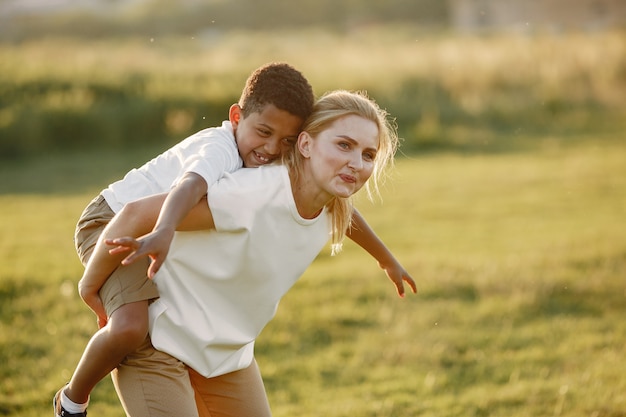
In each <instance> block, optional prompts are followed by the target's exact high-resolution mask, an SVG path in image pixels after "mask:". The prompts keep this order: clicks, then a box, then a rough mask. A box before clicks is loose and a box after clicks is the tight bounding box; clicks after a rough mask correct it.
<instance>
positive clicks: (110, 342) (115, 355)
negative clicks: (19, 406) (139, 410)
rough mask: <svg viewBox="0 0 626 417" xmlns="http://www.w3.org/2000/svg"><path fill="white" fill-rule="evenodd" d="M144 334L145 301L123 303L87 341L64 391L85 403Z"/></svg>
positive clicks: (146, 304) (79, 401)
mask: <svg viewBox="0 0 626 417" xmlns="http://www.w3.org/2000/svg"><path fill="white" fill-rule="evenodd" d="M147 334H148V301H145V300H144V301H138V302H135V303H130V304H124V305H123V306H121V307H120V308H118V309H117V310H115V311H114V312H113V314H112V315H111V318H110V319H109V323H108V324H107V325H106V326H105V327H103V328H102V329H100V330H99V331H98V332H97V333H96V334H94V335H93V336H92V338H91V340H90V341H89V343H88V344H87V347H86V348H85V351H84V352H83V356H82V358H81V359H80V362H79V363H78V366H77V367H76V370H75V371H74V375H72V379H71V380H70V382H69V384H68V385H67V388H66V389H65V395H67V397H68V398H69V399H70V400H72V401H74V402H75V403H86V402H87V401H88V400H89V394H90V393H91V391H92V390H93V388H94V387H95V386H96V384H97V383H98V382H100V381H101V380H102V379H103V378H104V377H105V376H107V375H108V374H109V373H110V372H111V371H112V370H113V369H115V368H116V367H117V366H118V365H119V363H120V362H122V360H123V359H124V357H126V355H127V354H129V353H131V352H132V351H134V350H135V349H137V348H138V347H139V346H140V345H141V344H142V342H143V341H144V339H145V338H146V335H147Z"/></svg>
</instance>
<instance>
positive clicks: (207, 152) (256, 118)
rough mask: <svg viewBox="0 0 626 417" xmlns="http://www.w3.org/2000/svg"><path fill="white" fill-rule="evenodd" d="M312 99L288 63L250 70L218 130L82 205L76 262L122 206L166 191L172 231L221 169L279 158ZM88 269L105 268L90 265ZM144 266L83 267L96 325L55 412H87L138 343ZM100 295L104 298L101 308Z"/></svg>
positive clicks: (165, 216)
mask: <svg viewBox="0 0 626 417" xmlns="http://www.w3.org/2000/svg"><path fill="white" fill-rule="evenodd" d="M313 102H314V94H313V89H312V88H311V86H310V84H309V82H308V81H307V80H306V78H305V77H304V76H303V75H302V74H301V73H300V72H299V71H297V70H296V69H294V68H293V67H291V66H289V65H287V64H283V63H271V64H268V65H265V66H262V67H260V68H258V69H257V70H255V71H254V72H253V73H252V74H251V75H250V77H249V78H248V80H247V81H246V85H245V87H244V89H243V92H242V94H241V98H240V100H239V102H238V103H237V104H233V105H232V106H231V107H230V110H229V120H228V121H225V122H223V123H222V126H221V127H217V128H210V129H205V130H202V131H200V132H198V133H196V134H195V135H193V136H190V137H189V138H187V139H185V140H183V141H182V142H180V143H178V144H177V145H175V146H174V147H172V148H170V149H169V150H167V151H166V152H164V153H163V154H161V155H159V156H158V157H156V158H154V159H153V160H151V161H150V162H148V163H146V164H145V165H143V166H142V167H140V168H139V169H133V170H131V171H130V172H129V173H127V174H126V176H125V177H124V178H123V179H122V180H120V181H117V182H115V183H113V184H111V185H109V187H108V188H106V189H105V190H103V191H102V193H101V194H100V195H99V196H98V197H96V198H95V199H94V200H93V201H92V202H91V203H90V204H89V205H88V206H87V208H86V209H85V211H84V212H83V214H82V215H81V218H80V220H79V222H78V225H77V229H76V242H75V243H76V248H77V251H78V254H79V257H80V258H81V261H82V262H83V264H85V265H87V262H88V261H89V259H90V257H91V254H92V252H93V250H94V247H95V245H96V242H97V240H98V237H99V236H100V234H101V233H102V231H103V230H104V228H105V226H106V225H107V224H108V222H109V221H110V220H111V218H113V216H114V215H115V213H117V212H118V211H120V210H121V209H122V207H123V206H124V205H125V204H126V203H128V202H130V201H133V200H136V199H138V198H141V197H145V196H148V195H152V194H155V193H160V192H166V191H168V190H170V189H171V192H170V195H169V196H168V201H167V202H166V203H165V204H164V206H163V209H162V211H161V214H160V216H159V220H158V222H157V224H156V226H155V229H154V230H155V231H160V230H162V229H168V228H169V227H171V226H173V227H174V228H175V226H176V225H177V224H178V222H179V221H180V220H181V219H182V218H183V217H184V216H185V214H187V212H188V211H189V209H190V208H191V207H193V206H194V205H195V204H196V203H197V202H198V201H199V200H200V198H202V196H203V195H204V194H206V191H207V188H208V186H209V185H211V184H213V183H214V182H215V181H217V179H219V178H220V177H221V176H222V174H223V173H224V172H232V171H235V170H237V169H239V168H241V167H242V166H245V167H258V166H260V165H264V164H267V163H271V162H273V161H274V160H276V159H278V158H280V156H281V153H282V151H283V150H284V147H286V146H292V143H293V141H295V139H296V138H297V136H298V134H299V133H300V128H301V126H302V124H303V122H304V120H305V119H306V118H307V117H308V116H309V114H310V112H311V109H312V107H313ZM172 186H173V188H172ZM161 235H164V234H163V233H160V236H161ZM165 238H166V239H167V236H166V235H165ZM168 246H169V243H168ZM166 250H167V248H166ZM106 261H109V262H108V263H109V264H110V263H111V262H110V260H107V259H105V263H107V262H106ZM116 266H118V264H115V265H114V266H112V267H110V268H109V269H108V270H109V271H113V269H115V267H116ZM93 267H94V268H100V267H102V268H104V267H103V266H102V265H101V264H98V263H97V262H94V265H93ZM147 269H148V262H147V261H146V262H137V265H135V264H133V265H128V266H120V267H119V268H116V269H115V270H114V271H113V273H112V274H111V275H110V277H108V279H107V276H108V274H107V276H104V277H103V279H98V280H93V279H91V277H90V276H87V269H86V271H85V275H84V277H83V279H81V282H80V283H79V292H80V295H81V297H82V298H83V300H84V301H85V303H86V304H87V305H88V306H89V307H90V308H91V309H92V310H93V311H94V312H95V313H96V315H97V317H98V326H99V327H100V330H99V331H98V332H97V333H96V334H95V335H94V336H93V337H92V338H91V340H90V342H89V344H88V345H87V347H86V349H85V352H84V353H83V356H82V358H81V360H80V362H79V364H78V366H77V368H76V370H75V372H74V375H73V376H72V378H71V380H70V382H69V383H68V384H67V385H66V386H65V387H63V388H62V389H61V390H59V392H57V394H56V395H55V397H54V410H55V411H54V412H55V416H57V417H61V416H78V417H81V416H86V415H87V412H86V408H87V403H88V399H89V394H90V392H91V390H92V389H93V388H94V387H95V385H96V384H97V383H98V382H99V381H100V380H101V379H102V378H104V377H105V376H106V375H107V374H108V373H109V372H110V371H111V370H113V369H115V367H117V365H118V364H119V363H120V362H121V361H122V360H123V358H124V357H125V356H126V355H127V354H128V353H130V352H132V351H134V350H135V349H136V348H137V347H138V346H139V345H140V344H141V343H142V342H143V341H144V339H145V337H146V334H147V329H148V304H149V302H150V301H151V300H154V299H156V298H158V292H157V290H156V286H155V285H154V284H153V283H152V281H151V280H148V279H146V270H147ZM103 270H104V269H103ZM105 280H106V283H105V282H104V281H105ZM103 284H104V285H103ZM102 300H108V301H107V305H105V304H104V303H103V302H102Z"/></svg>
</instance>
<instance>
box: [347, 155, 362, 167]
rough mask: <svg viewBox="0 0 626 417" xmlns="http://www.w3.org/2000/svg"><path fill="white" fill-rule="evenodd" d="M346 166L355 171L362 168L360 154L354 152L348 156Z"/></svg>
mask: <svg viewBox="0 0 626 417" xmlns="http://www.w3.org/2000/svg"><path fill="white" fill-rule="evenodd" d="M348 166H349V167H350V168H352V169H354V170H355V171H358V170H360V169H361V168H363V159H362V158H361V155H360V154H358V153H356V152H355V153H352V154H351V156H350V160H349V161H348Z"/></svg>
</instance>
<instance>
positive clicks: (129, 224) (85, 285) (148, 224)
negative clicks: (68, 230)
mask: <svg viewBox="0 0 626 417" xmlns="http://www.w3.org/2000/svg"><path fill="white" fill-rule="evenodd" d="M150 198H153V199H154V204H155V205H158V208H159V209H160V207H161V205H160V204H159V201H158V199H160V203H162V202H163V200H165V194H163V195H160V196H155V197H150ZM158 213H159V211H158V209H157V211H156V212H155V213H153V214H152V216H149V215H148V213H146V214H145V215H142V213H140V211H139V210H137V209H136V205H135V203H130V204H127V205H126V206H124V208H122V210H121V211H120V212H119V213H118V214H117V215H116V216H115V217H113V219H112V220H111V222H110V223H109V224H108V225H107V227H106V228H105V229H104V231H103V232H102V234H101V235H100V238H99V239H98V242H97V243H96V246H95V248H94V250H93V253H92V254H91V258H90V259H89V262H87V265H86V267H85V272H84V273H83V277H82V279H81V280H80V281H79V283H78V292H79V294H80V296H81V298H82V299H83V301H84V302H85V304H87V305H88V306H89V307H90V308H91V309H92V310H93V311H94V313H96V316H98V325H99V326H100V327H102V326H104V325H105V324H106V322H107V315H106V311H105V310H104V305H103V304H102V300H101V299H100V296H99V295H98V292H99V291H100V289H101V288H102V286H103V285H104V283H105V282H106V280H107V279H108V277H109V276H110V275H111V273H112V272H113V271H114V270H115V268H117V267H118V266H119V264H120V262H121V261H122V259H123V258H124V256H125V255H124V254H119V255H115V256H111V255H110V254H109V249H111V247H110V246H108V245H107V244H106V242H105V239H106V238H108V237H112V236H120V235H132V236H137V235H140V234H143V233H146V232H148V231H150V230H151V229H152V227H153V226H154V223H155V222H156V219H157V216H158Z"/></svg>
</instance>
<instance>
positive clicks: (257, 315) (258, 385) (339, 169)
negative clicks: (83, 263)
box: [105, 91, 415, 417]
mask: <svg viewBox="0 0 626 417" xmlns="http://www.w3.org/2000/svg"><path fill="white" fill-rule="evenodd" d="M396 147H397V136H396V133H395V131H394V129H393V128H392V126H391V124H390V122H389V120H388V119H387V114H386V112H384V111H383V110H381V109H380V108H379V107H378V106H377V105H376V104H375V103H374V102H373V101H371V100H370V99H368V98H367V97H365V96H364V95H361V94H357V93H350V92H346V91H337V92H332V93H329V94H327V95H325V96H324V97H322V98H321V99H320V100H319V101H318V102H317V103H316V106H315V108H314V112H313V115H312V116H311V118H310V119H309V120H308V121H307V122H306V123H305V127H304V130H303V132H302V133H301V134H300V135H299V137H298V141H297V144H296V146H295V149H294V151H293V152H291V153H289V154H288V155H286V156H285V158H284V161H283V162H284V164H283V165H274V166H265V167H261V168H256V169H253V170H248V169H243V170H240V171H237V172H236V173H233V174H228V175H226V176H225V177H224V178H223V179H222V180H220V181H219V182H218V183H217V184H215V185H214V186H213V187H211V189H210V190H209V192H208V194H207V201H208V204H206V203H204V204H202V203H200V204H199V205H198V206H196V207H195V208H194V209H193V210H192V212H191V213H190V214H189V216H188V217H187V218H186V219H185V220H184V221H183V223H182V224H181V227H180V228H179V230H181V232H177V234H176V236H175V238H174V240H173V241H172V246H171V249H170V252H169V254H168V257H167V259H166V261H165V262H164V264H163V267H162V268H161V269H160V270H159V272H158V273H157V275H156V276H155V278H154V279H155V282H156V284H157V287H158V289H159V294H160V298H159V299H158V300H157V301H155V302H154V303H153V304H152V305H151V306H150V336H151V341H152V344H153V345H151V344H150V342H149V341H147V342H146V344H145V345H144V346H143V347H142V348H140V349H139V350H138V351H137V352H135V353H134V354H132V355H130V356H129V357H128V358H127V359H126V360H125V361H124V363H123V364H122V365H121V366H120V367H119V368H118V369H117V371H116V372H115V373H114V378H113V379H114V382H115V384H116V389H117V391H118V394H119V395H120V398H121V400H122V403H123V405H124V408H125V410H126V412H127V414H128V415H130V416H132V417H137V416H144V415H145V416H160V415H163V416H171V415H177V416H181V415H182V416H197V415H198V414H199V415H201V416H213V417H214V416H269V415H270V414H271V413H270V410H269V405H268V401H267V396H266V394H265V389H264V387H263V382H262V379H261V376H260V372H259V370H258V368H257V366H256V363H255V361H254V353H253V349H254V341H255V339H256V337H257V336H258V334H259V333H260V332H261V330H262V329H263V327H264V326H265V325H266V324H267V323H268V322H269V321H270V320H271V318H272V317H273V316H274V313H275V311H276V308H277V305H278V302H279V301H280V299H281V297H282V296H283V295H284V294H285V293H286V292H287V291H288V290H289V288H291V286H292V285H293V284H294V283H295V282H296V280H297V279H298V278H299V277H300V275H301V274H302V273H303V272H304V270H305V269H306V268H307V267H308V266H309V265H310V263H311V262H312V261H313V260H314V259H315V257H316V256H317V255H318V253H319V252H320V251H321V250H322V248H323V247H324V246H325V244H326V243H327V241H328V239H329V237H330V238H331V241H332V243H333V246H334V248H335V249H337V248H338V247H339V246H340V244H341V241H342V239H343V237H344V235H345V234H346V232H347V230H348V227H349V223H350V217H351V214H352V202H351V196H352V195H353V194H354V193H356V192H357V191H358V190H359V189H360V188H361V187H362V186H363V185H365V184H367V185H368V187H367V188H368V191H370V192H375V191H377V184H378V181H379V179H380V178H381V176H382V174H383V169H384V168H385V166H386V165H388V164H390V163H391V162H392V161H393V155H394V153H395V150H396ZM370 178H371V179H370ZM368 180H369V182H368ZM164 198H165V197H164V196H155V197H152V198H148V199H145V200H140V201H138V202H136V203H133V204H129V205H127V206H126V208H124V209H123V210H122V211H121V212H120V213H119V214H118V216H117V218H116V219H115V220H114V221H113V222H112V223H111V224H110V228H109V230H108V231H107V232H106V233H105V235H106V236H120V235H122V234H132V235H135V236H139V235H142V234H144V233H147V232H148V231H149V230H151V228H152V226H153V225H154V222H155V220H156V216H157V214H158V212H159V208H160V204H161V203H162V201H163V200H164ZM108 243H110V244H114V245H119V246H118V248H116V249H114V250H113V252H114V253H115V252H117V253H119V252H120V251H122V250H126V249H129V248H130V249H131V250H133V251H135V252H134V253H133V254H132V256H131V260H132V259H135V258H136V257H139V256H144V255H146V253H143V252H142V251H141V239H138V240H135V239H132V238H120V239H114V240H109V242H108ZM390 256H391V255H390ZM393 261H395V259H394V260H393ZM390 262H392V261H390ZM396 262H397V261H396ZM402 280H403V281H405V282H406V283H407V284H409V286H410V287H411V288H412V290H413V292H415V283H414V282H413V280H412V279H411V277H410V276H408V274H404V275H403V276H402V278H401V281H402ZM396 284H397V283H396ZM400 285H402V282H401V283H400ZM153 346H154V347H153ZM155 348H156V349H155ZM194 395H195V398H196V403H197V410H196V407H195V406H194V405H193V401H191V398H192V397H193V396H194Z"/></svg>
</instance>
